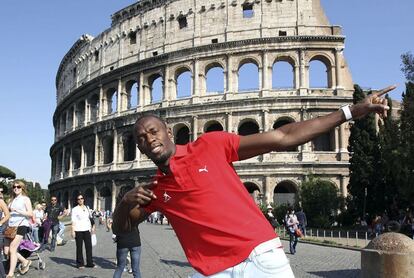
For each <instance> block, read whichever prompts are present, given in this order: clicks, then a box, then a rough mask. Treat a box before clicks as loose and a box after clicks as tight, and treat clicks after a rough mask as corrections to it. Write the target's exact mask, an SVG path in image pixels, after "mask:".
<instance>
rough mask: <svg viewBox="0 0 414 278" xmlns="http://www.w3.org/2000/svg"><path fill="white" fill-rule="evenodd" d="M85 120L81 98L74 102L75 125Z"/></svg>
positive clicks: (79, 124) (83, 102) (81, 124)
mask: <svg viewBox="0 0 414 278" xmlns="http://www.w3.org/2000/svg"><path fill="white" fill-rule="evenodd" d="M84 122H85V101H84V100H82V101H80V102H78V103H77V104H76V126H77V127H81V126H83V123H84Z"/></svg>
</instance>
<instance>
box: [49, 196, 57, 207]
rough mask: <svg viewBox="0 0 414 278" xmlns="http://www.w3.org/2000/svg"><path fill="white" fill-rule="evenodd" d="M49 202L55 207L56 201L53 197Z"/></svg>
mask: <svg viewBox="0 0 414 278" xmlns="http://www.w3.org/2000/svg"><path fill="white" fill-rule="evenodd" d="M50 202H51V203H52V206H55V205H56V203H57V199H56V198H55V197H52V198H51V199H50Z"/></svg>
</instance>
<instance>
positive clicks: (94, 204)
mask: <svg viewBox="0 0 414 278" xmlns="http://www.w3.org/2000/svg"><path fill="white" fill-rule="evenodd" d="M93 209H98V190H97V189H96V185H95V184H94V185H93Z"/></svg>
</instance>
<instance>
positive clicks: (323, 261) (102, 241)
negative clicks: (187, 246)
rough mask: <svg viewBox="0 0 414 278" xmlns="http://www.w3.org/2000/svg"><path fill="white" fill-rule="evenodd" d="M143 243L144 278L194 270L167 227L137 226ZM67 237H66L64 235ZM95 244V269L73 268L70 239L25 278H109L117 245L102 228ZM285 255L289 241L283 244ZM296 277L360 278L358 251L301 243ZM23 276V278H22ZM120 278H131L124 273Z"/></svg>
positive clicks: (296, 257)
mask: <svg viewBox="0 0 414 278" xmlns="http://www.w3.org/2000/svg"><path fill="white" fill-rule="evenodd" d="M140 231H141V240H142V256H141V274H142V277H143V278H152V277H154V278H164V277H180V278H181V277H188V276H189V275H191V274H192V273H193V269H192V268H191V266H190V265H189V264H188V262H187V260H186V258H185V256H184V253H183V251H182V249H181V247H180V245H179V243H178V240H177V238H176V236H175V234H174V232H173V230H172V229H171V226H167V225H162V226H161V225H155V224H149V223H143V224H141V225H140ZM66 238H69V237H68V234H66ZM97 238H98V245H97V246H96V247H94V249H93V256H94V261H95V263H96V265H97V266H98V267H97V268H95V269H87V268H85V269H82V270H78V269H77V268H76V267H75V242H74V241H73V240H69V241H68V243H67V244H66V245H65V246H59V247H57V248H56V251H55V252H53V253H51V252H49V251H48V250H46V251H44V252H43V253H41V254H40V255H41V257H42V259H43V260H44V261H45V263H46V269H45V270H37V269H36V267H37V261H33V264H32V266H31V268H30V271H29V272H28V273H27V274H26V275H24V277H27V278H43V277H50V278H72V277H74V278H88V277H90V278H94V277H96V278H106V277H108V278H109V277H112V275H113V272H114V268H115V264H114V262H115V249H116V246H115V244H114V243H113V242H112V240H111V233H108V232H106V230H105V229H104V228H103V227H102V226H101V227H98V231H97ZM283 245H284V247H285V252H287V251H288V242H286V241H283ZM287 256H288V257H289V259H290V263H291V266H292V268H293V271H294V273H295V276H296V277H329V278H331V277H332V278H333V277H359V276H360V253H359V252H358V251H352V250H346V249H340V248H331V247H323V246H316V245H311V244H301V243H299V244H298V246H297V253H296V255H294V256H293V255H290V254H288V255H287ZM21 277H23V276H21ZM123 277H131V278H132V275H131V274H128V273H124V275H123Z"/></svg>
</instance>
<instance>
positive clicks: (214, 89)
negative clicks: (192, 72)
mask: <svg viewBox="0 0 414 278" xmlns="http://www.w3.org/2000/svg"><path fill="white" fill-rule="evenodd" d="M206 91H207V93H223V92H224V71H223V68H222V67H221V66H213V67H212V68H210V69H208V70H207V73H206Z"/></svg>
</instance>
